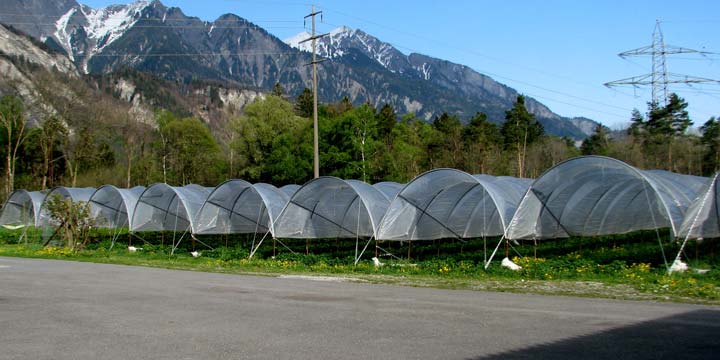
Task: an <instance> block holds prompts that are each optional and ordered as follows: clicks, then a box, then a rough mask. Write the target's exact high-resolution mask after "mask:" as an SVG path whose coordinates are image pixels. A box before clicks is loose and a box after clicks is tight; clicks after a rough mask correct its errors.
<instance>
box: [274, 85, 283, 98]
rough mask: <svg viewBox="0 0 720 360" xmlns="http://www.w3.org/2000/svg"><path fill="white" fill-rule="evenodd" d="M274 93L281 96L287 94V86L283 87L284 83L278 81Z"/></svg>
mask: <svg viewBox="0 0 720 360" xmlns="http://www.w3.org/2000/svg"><path fill="white" fill-rule="evenodd" d="M272 94H273V95H275V96H277V97H280V98H281V97H283V96H284V95H285V88H283V86H282V84H280V83H279V82H276V83H275V86H273V91H272Z"/></svg>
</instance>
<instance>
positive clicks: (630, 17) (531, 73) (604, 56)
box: [79, 0, 720, 128]
mask: <svg viewBox="0 0 720 360" xmlns="http://www.w3.org/2000/svg"><path fill="white" fill-rule="evenodd" d="M79 2H81V3H83V4H86V5H89V6H91V7H103V6H106V5H109V4H117V3H129V2H131V1H125V0H115V1H107V0H79ZM162 2H163V3H164V4H165V5H167V6H176V7H179V8H181V9H182V10H183V12H184V13H185V14H186V15H189V16H196V17H199V18H201V19H203V20H209V21H211V20H214V19H216V18H217V17H218V16H220V15H222V14H225V13H234V14H237V15H239V16H241V17H243V18H246V19H248V20H250V21H252V22H255V23H257V24H258V25H260V26H262V27H264V28H265V29H266V30H268V31H269V32H270V33H272V34H274V35H276V36H277V37H279V38H281V39H285V38H288V37H290V36H292V35H295V34H297V33H298V32H301V31H303V16H305V15H306V14H307V13H308V12H309V10H310V3H306V2H305V1H292V0H289V1H282V0H278V1H273V0H268V1H262V0H254V1H251V0H202V1H198V0H163V1H162ZM314 4H315V5H316V6H317V7H318V8H320V9H321V10H323V11H324V17H323V23H319V24H318V31H321V32H323V31H329V30H331V29H333V28H334V27H337V26H340V25H346V26H349V27H351V28H359V29H362V30H364V31H365V32H367V33H369V34H371V35H374V36H376V37H377V38H379V39H380V40H383V41H385V42H388V43H391V44H393V45H395V46H396V47H397V48H398V49H399V50H401V51H403V52H405V53H410V52H419V53H423V54H426V55H430V56H434V57H438V58H442V59H446V60H449V61H452V62H456V63H460V64H463V65H467V66H470V67H471V68H473V69H475V70H477V71H479V72H481V73H484V74H487V75H490V76H491V77H493V78H494V79H495V80H497V81H500V82H502V83H504V84H506V85H509V86H511V87H513V88H515V89H517V90H518V91H520V92H521V93H524V94H526V95H528V96H532V97H535V98H536V99H538V100H540V101H541V102H543V103H545V104H546V105H548V106H549V107H550V109H552V110H553V111H555V112H556V113H558V114H560V115H563V116H586V117H589V118H592V119H594V120H597V121H600V122H602V123H603V124H605V125H607V126H610V127H611V128H619V127H621V126H623V125H626V124H627V123H628V121H629V118H630V112H631V111H632V109H633V108H638V109H640V110H641V111H643V112H644V110H645V109H646V108H647V106H646V103H647V102H648V101H649V100H650V96H651V92H650V89H649V88H646V87H645V88H638V89H633V88H631V87H620V88H617V89H615V90H613V89H608V88H606V87H604V86H603V84H604V83H606V82H609V81H613V80H618V79H623V78H628V77H631V76H636V75H643V74H647V73H650V71H651V59H650V58H649V57H637V58H631V59H628V60H623V59H621V58H619V57H618V56H617V54H618V53H620V52H622V51H626V50H630V49H634V48H638V47H642V46H645V45H650V44H651V43H652V32H653V29H654V27H655V20H656V19H659V20H660V21H661V22H662V23H661V26H662V31H663V33H664V36H665V42H666V43H667V44H670V45H676V46H681V47H685V48H691V49H696V50H704V51H709V52H717V53H718V54H713V55H707V56H705V57H703V56H698V55H691V54H681V55H675V56H669V57H668V60H667V66H668V70H669V72H672V73H677V74H683V75H693V76H697V77H703V78H711V79H720V36H718V35H719V34H720V31H718V29H720V16H719V14H720V1H712V0H705V1H699V0H686V1H666V0H654V1H645V0H633V1H628V0H624V1H616V0H604V1H601V0H597V1H590V0H588V1H577V0H575V1H569V0H567V1H561V0H545V1H529V0H523V1H514V2H508V1H485V0H475V1H470V0H468V1H461V0H457V1H452V0H451V1H437V0H434V1H432V0H430V1H426V0H416V1H389V0H384V1H379V0H363V1H347V0H345V1H340V0H338V1H329V0H324V1H318V2H316V3H314ZM670 90H671V91H675V92H677V93H678V94H679V95H680V96H681V97H683V98H685V99H686V100H687V101H688V102H689V103H690V107H689V111H690V116H691V118H692V119H693V120H694V121H695V124H696V126H700V125H702V123H704V122H705V121H706V120H707V119H708V118H709V117H710V116H716V117H717V116H720V84H718V83H715V84H704V85H694V86H693V87H688V86H686V85H675V86H671V88H670Z"/></svg>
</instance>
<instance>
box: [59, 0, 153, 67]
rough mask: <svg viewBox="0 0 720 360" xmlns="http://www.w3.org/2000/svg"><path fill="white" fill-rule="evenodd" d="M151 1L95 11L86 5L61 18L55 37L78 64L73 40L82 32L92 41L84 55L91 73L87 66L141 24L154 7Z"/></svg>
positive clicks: (76, 7) (84, 63)
mask: <svg viewBox="0 0 720 360" xmlns="http://www.w3.org/2000/svg"><path fill="white" fill-rule="evenodd" d="M150 5H151V3H150V2H149V1H136V2H134V3H131V4H128V5H110V6H107V7H104V8H100V9H93V8H91V7H88V6H85V5H77V6H75V7H73V8H72V9H70V10H69V11H68V12H67V13H66V14H64V15H63V16H61V17H60V18H59V19H58V20H57V22H56V23H55V29H56V30H55V33H54V34H53V35H54V36H55V38H56V39H57V40H58V41H59V43H60V44H61V45H62V46H63V47H64V48H65V50H66V52H67V53H68V54H69V55H70V60H72V61H75V59H74V56H73V54H75V53H77V52H76V51H74V50H75V49H73V46H74V45H73V43H74V41H73V36H74V35H75V33H76V32H77V31H78V30H80V29H81V30H82V31H84V33H85V36H87V40H89V42H88V44H89V47H88V48H87V49H86V50H85V51H84V53H85V56H84V59H83V68H84V70H85V72H87V63H88V61H89V60H90V59H91V58H92V56H94V55H95V54H98V53H99V52H101V51H102V50H103V49H104V48H105V47H107V46H108V45H110V44H112V43H113V42H114V41H115V40H117V39H119V38H120V37H121V36H122V35H123V34H124V33H125V31H127V30H128V29H129V28H130V27H132V26H133V25H135V23H136V22H137V21H138V20H140V15H141V13H142V11H143V10H144V9H145V8H147V7H148V6H150Z"/></svg>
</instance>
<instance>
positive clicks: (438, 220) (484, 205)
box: [378, 169, 532, 241]
mask: <svg viewBox="0 0 720 360" xmlns="http://www.w3.org/2000/svg"><path fill="white" fill-rule="evenodd" d="M531 182H532V180H530V179H520V178H513V177H506V176H501V177H495V176H490V175H470V174H468V173H466V172H463V171H460V170H455V169H436V170H431V171H428V172H426V173H424V174H422V175H420V176H418V177H416V178H415V179H413V180H412V181H411V182H409V183H408V184H407V186H405V188H403V189H402V191H400V193H398V194H397V196H396V197H395V199H394V200H393V201H392V203H391V204H390V207H389V208H388V210H387V212H386V214H385V216H384V217H383V220H382V222H381V225H380V230H379V232H378V239H379V240H401V241H405V240H434V239H443V238H474V237H482V236H499V235H502V234H504V232H505V229H506V228H507V226H508V224H509V222H510V219H511V218H512V216H513V213H514V212H515V208H516V207H517V204H518V203H519V202H520V199H521V198H522V196H523V195H524V194H525V192H526V191H527V189H528V187H529V186H530V183H531Z"/></svg>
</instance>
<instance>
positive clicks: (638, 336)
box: [0, 257, 720, 359]
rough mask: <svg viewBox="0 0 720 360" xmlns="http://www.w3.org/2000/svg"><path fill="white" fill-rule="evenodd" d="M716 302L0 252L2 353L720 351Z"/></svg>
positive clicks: (243, 355) (442, 355) (320, 355)
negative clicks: (242, 272) (457, 287)
mask: <svg viewBox="0 0 720 360" xmlns="http://www.w3.org/2000/svg"><path fill="white" fill-rule="evenodd" d="M718 334H720V308H717V307H702V306H692V305H679V304H660V303H650V302H624V301H611V300H596V299H583V298H570V297H550V296H534V295H519V294H504V293H490V292H475V291H453V290H437V289H421V288H409V287H395V286H383V285H372V284H358V283H343V282H334V281H318V280H308V279H303V278H271V277H254V276H239V275H225V274H209V273H198V272H187V271H172V270H162V269H150V268H141V267H130V266H116V265H102V264H90V263H77V262H64V261H47V260H28V259H15V258H2V257H0V359H351V358H352V359H360V358H362V359H480V358H497V359H500V358H502V359H517V358H532V359H542V358H546V359H567V358H582V359H608V358H623V359H625V358H638V359H641V358H644V359H661V358H670V357H672V358H673V359H676V358H683V359H687V358H715V359H717V358H718V357H720V337H718Z"/></svg>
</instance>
